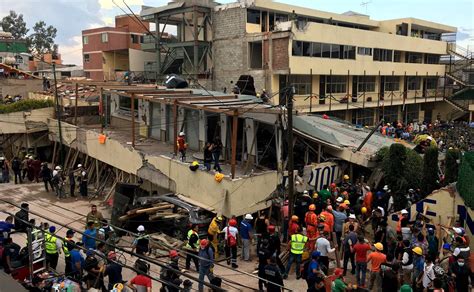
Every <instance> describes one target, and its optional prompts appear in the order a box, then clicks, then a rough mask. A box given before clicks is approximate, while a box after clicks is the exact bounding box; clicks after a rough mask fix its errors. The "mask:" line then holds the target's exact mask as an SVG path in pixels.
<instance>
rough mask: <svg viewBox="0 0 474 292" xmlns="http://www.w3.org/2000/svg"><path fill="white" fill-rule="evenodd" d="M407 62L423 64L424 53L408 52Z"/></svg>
mask: <svg viewBox="0 0 474 292" xmlns="http://www.w3.org/2000/svg"><path fill="white" fill-rule="evenodd" d="M406 56H407V57H406V62H407V63H420V64H421V63H423V54H422V53H413V52H407V53H406Z"/></svg>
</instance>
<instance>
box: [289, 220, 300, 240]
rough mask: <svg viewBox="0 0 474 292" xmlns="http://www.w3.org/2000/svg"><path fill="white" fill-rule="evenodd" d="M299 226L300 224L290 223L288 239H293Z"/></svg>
mask: <svg viewBox="0 0 474 292" xmlns="http://www.w3.org/2000/svg"><path fill="white" fill-rule="evenodd" d="M298 228H299V225H298V223H295V222H294V221H292V222H291V223H290V227H289V228H288V237H291V236H292V235H293V234H295V233H296V232H297V231H298Z"/></svg>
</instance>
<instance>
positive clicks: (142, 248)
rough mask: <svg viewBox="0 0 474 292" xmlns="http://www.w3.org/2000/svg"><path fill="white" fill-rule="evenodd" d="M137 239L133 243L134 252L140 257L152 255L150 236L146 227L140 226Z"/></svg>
mask: <svg viewBox="0 0 474 292" xmlns="http://www.w3.org/2000/svg"><path fill="white" fill-rule="evenodd" d="M137 232H138V233H137V237H136V238H135V240H134V241H133V246H132V252H136V253H137V254H139V255H145V254H147V253H150V236H149V235H148V234H146V232H145V227H144V226H143V225H140V226H138V227H137Z"/></svg>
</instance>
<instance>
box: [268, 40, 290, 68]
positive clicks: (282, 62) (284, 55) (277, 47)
mask: <svg viewBox="0 0 474 292" xmlns="http://www.w3.org/2000/svg"><path fill="white" fill-rule="evenodd" d="M288 42H289V39H288V38H282V39H274V40H273V50H272V55H273V56H272V62H273V70H286V69H288V66H289V55H288Z"/></svg>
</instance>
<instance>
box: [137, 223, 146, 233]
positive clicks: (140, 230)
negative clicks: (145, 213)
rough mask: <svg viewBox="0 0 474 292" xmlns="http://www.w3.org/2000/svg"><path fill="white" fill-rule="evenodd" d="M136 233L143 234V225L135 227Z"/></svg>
mask: <svg viewBox="0 0 474 292" xmlns="http://www.w3.org/2000/svg"><path fill="white" fill-rule="evenodd" d="M137 231H138V232H143V231H145V227H143V225H140V226H138V227H137Z"/></svg>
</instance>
